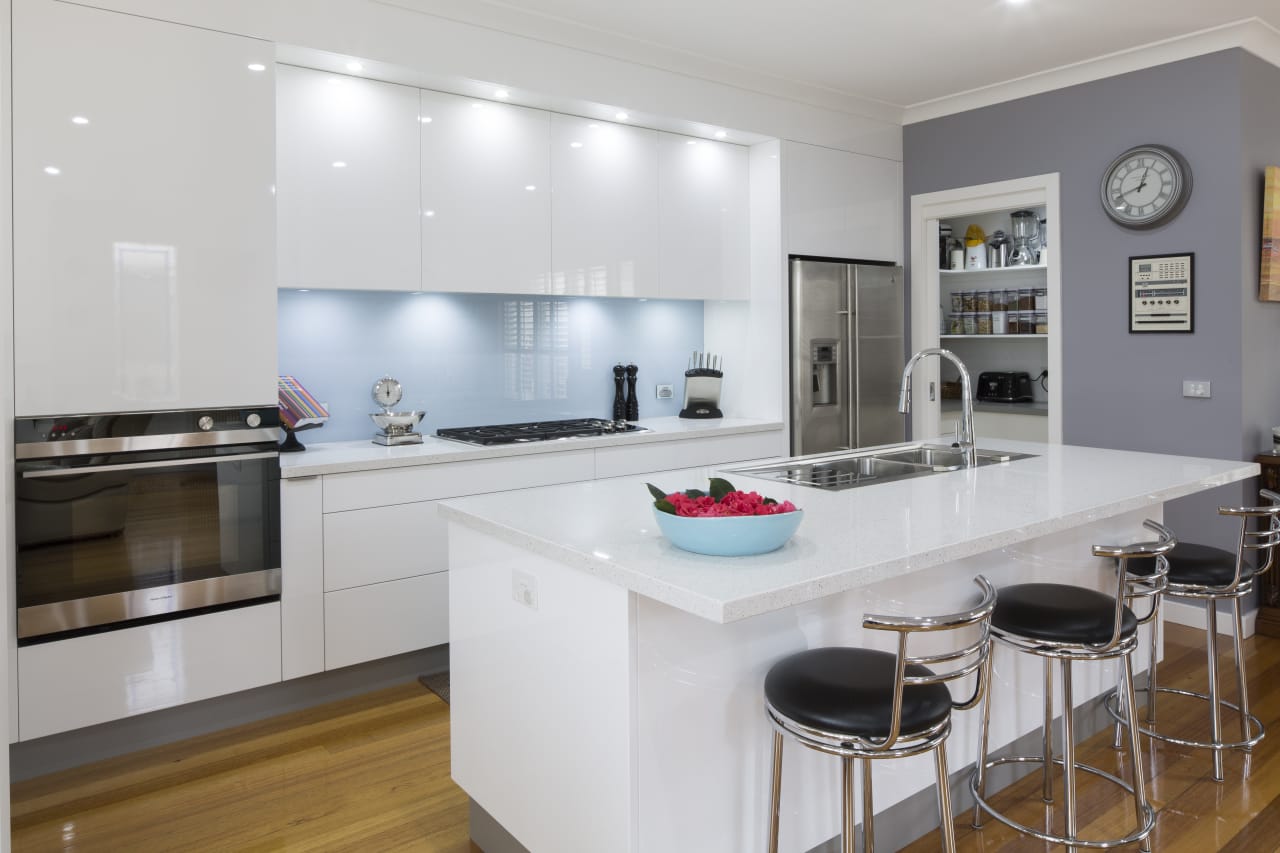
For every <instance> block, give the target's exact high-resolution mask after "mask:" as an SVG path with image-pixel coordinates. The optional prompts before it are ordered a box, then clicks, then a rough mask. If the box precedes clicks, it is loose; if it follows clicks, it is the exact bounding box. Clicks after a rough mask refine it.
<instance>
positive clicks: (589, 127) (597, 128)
mask: <svg viewBox="0 0 1280 853" xmlns="http://www.w3.org/2000/svg"><path fill="white" fill-rule="evenodd" d="M599 129H600V125H598V124H589V125H587V130H599Z"/></svg>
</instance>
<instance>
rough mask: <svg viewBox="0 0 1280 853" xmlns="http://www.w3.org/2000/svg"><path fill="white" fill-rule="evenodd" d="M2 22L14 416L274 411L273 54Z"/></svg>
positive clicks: (133, 25) (20, 1)
mask: <svg viewBox="0 0 1280 853" xmlns="http://www.w3.org/2000/svg"><path fill="white" fill-rule="evenodd" d="M13 18H14V20H13V26H14V34H15V37H14V40H13V112H14V129H15V130H14V140H13V204H14V212H15V216H14V315H15V328H14V355H15V404H16V414H17V415H18V416H19V417H23V416H35V415H50V414H71V413H89V412H117V411H142V410H155V409H177V408H196V407H213V406H245V405H269V404H272V403H274V401H275V397H276V390H275V372H276V364H275V361H276V355H275V353H276V349H275V340H276V328H275V325H276V323H275V289H274V287H273V285H272V282H273V279H274V272H275V216H274V203H273V198H272V194H271V191H272V183H273V172H274V157H273V155H272V149H273V145H272V140H273V138H274V130H273V128H274V121H273V110H274V107H273V105H274V81H273V74H272V67H273V66H272V54H273V48H272V46H271V45H270V44H269V43H267V42H263V41H257V40H254V39H248V38H242V37H239V36H231V35H226V34H224V33H218V32H213V31H210V30H204V29H196V28H193V27H184V26H177V25H174V24H168V23H163V22H160V21H155V20H151V19H147V18H141V17H135V16H132V15H122V14H118V13H115V12H106V11H101V10H97V9H90V8H86V7H83V6H77V5H72V4H68V3H54V2H47V0H15V2H14V3H13Z"/></svg>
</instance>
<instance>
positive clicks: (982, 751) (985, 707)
mask: <svg viewBox="0 0 1280 853" xmlns="http://www.w3.org/2000/svg"><path fill="white" fill-rule="evenodd" d="M992 652H994V649H989V650H988V651H987V661H986V663H984V664H983V670H984V672H983V678H984V683H985V684H986V685H987V693H986V695H985V696H983V697H982V718H981V722H980V723H979V724H978V763H977V764H976V765H975V766H974V768H973V776H971V777H970V785H971V786H972V787H973V790H974V792H975V794H976V797H975V798H974V804H973V821H972V822H971V824H970V825H971V826H973V828H974V829H982V801H983V800H985V799H986V798H987V743H988V739H989V737H990V734H991V659H992V658H993V657H994V656H995V655H994V654H992ZM775 853H776V851H775Z"/></svg>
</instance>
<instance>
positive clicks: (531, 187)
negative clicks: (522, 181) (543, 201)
mask: <svg viewBox="0 0 1280 853" xmlns="http://www.w3.org/2000/svg"><path fill="white" fill-rule="evenodd" d="M525 189H526V190H528V191H529V192H533V191H534V190H536V189H537V187H536V186H534V185H533V184H528V185H526V186H525Z"/></svg>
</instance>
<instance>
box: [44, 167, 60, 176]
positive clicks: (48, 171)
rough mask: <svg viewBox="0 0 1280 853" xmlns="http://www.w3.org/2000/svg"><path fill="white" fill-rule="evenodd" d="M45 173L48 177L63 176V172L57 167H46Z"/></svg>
mask: <svg viewBox="0 0 1280 853" xmlns="http://www.w3.org/2000/svg"><path fill="white" fill-rule="evenodd" d="M44 173H45V174H46V175H61V174H62V170H61V169H59V168H58V167H57V166H45V167H44Z"/></svg>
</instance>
